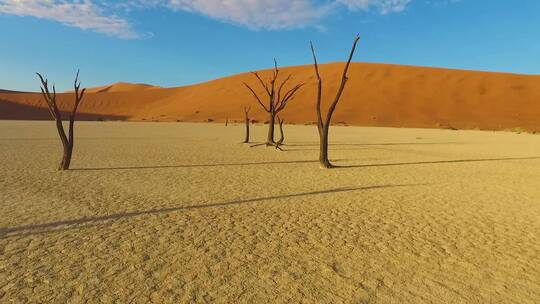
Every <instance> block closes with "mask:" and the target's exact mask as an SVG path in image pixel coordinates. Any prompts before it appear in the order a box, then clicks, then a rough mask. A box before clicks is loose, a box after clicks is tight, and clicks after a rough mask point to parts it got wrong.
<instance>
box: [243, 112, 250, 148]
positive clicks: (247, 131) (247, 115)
mask: <svg viewBox="0 0 540 304" xmlns="http://www.w3.org/2000/svg"><path fill="white" fill-rule="evenodd" d="M250 110H251V107H244V118H245V120H246V137H245V138H244V143H245V144H247V143H249V111H250Z"/></svg>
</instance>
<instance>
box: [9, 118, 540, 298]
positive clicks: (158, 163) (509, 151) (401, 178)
mask: <svg viewBox="0 0 540 304" xmlns="http://www.w3.org/2000/svg"><path fill="white" fill-rule="evenodd" d="M285 128H286V132H287V140H288V143H289V145H288V146H285V149H286V150H287V151H284V152H278V151H276V150H274V149H272V148H263V147H258V148H248V147H246V146H244V145H242V144H239V143H238V142H239V141H240V140H241V139H242V126H240V125H238V126H232V125H229V127H225V126H223V125H221V124H184V123H129V122H123V123H112V122H104V123H98V122H81V123H77V130H76V131H77V133H76V136H77V142H76V151H75V152H74V157H73V162H72V167H73V170H70V171H68V172H56V171H55V170H54V169H55V168H56V166H57V162H58V161H59V157H60V154H59V153H60V145H59V142H58V140H57V138H56V134H55V129H54V126H53V123H52V122H25V121H19V122H13V121H0V162H1V163H2V166H1V167H0V175H1V176H2V178H1V179H0V214H2V216H1V217H0V227H1V230H0V302H2V303H10V302H14V303H24V302H27V301H28V302H33V303H81V302H83V301H85V300H86V301H88V302H91V303H98V302H100V301H101V302H102V303H110V302H115V301H117V302H118V303H130V302H131V303H149V302H153V303H192V302H193V303H208V302H212V303H268V302H275V303H519V304H524V303H539V302H540V187H538V181H539V180H540V136H538V135H530V134H514V133H505V132H482V131H451V130H427V129H392V128H357V127H336V128H333V133H332V142H333V143H334V144H333V145H332V146H331V158H332V159H334V160H335V163H336V164H339V165H344V166H345V165H347V166H349V167H347V168H340V169H336V170H322V169H319V167H318V164H317V163H316V162H314V159H316V158H317V153H318V152H317V146H316V131H315V129H314V127H312V126H286V127H285ZM265 130H266V129H265V126H256V127H255V128H254V133H255V135H256V138H259V139H262V138H264V133H265Z"/></svg>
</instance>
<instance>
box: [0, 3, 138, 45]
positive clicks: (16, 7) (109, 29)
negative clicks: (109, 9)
mask: <svg viewBox="0 0 540 304" xmlns="http://www.w3.org/2000/svg"><path fill="white" fill-rule="evenodd" d="M0 14H10V15H17V16H31V17H36V18H41V19H47V20H53V21H57V22H60V23H62V24H65V25H68V26H73V27H78V28H81V29H84V30H91V31H94V32H97V33H102V34H106V35H109V36H114V37H119V38H124V39H138V38H142V37H143V36H144V35H142V34H139V33H137V32H135V31H134V30H133V29H132V27H131V25H130V23H129V22H128V21H127V20H126V19H124V18H121V17H119V16H118V15H116V14H114V13H112V14H106V13H105V12H104V11H103V9H102V7H101V6H100V5H98V4H96V2H92V1H90V0H80V1H77V0H76V1H65V0H64V1H60V0H0Z"/></svg>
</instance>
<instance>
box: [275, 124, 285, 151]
mask: <svg viewBox="0 0 540 304" xmlns="http://www.w3.org/2000/svg"><path fill="white" fill-rule="evenodd" d="M277 120H278V123H279V140H278V141H277V142H276V149H278V150H280V151H283V150H282V149H281V145H283V142H284V141H285V134H284V133H283V122H284V121H285V120H284V119H281V118H280V117H279V116H278V117H277Z"/></svg>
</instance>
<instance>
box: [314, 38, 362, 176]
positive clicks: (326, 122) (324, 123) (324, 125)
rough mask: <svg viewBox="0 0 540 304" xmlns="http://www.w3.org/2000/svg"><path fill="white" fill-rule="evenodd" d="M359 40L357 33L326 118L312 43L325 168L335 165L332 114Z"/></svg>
mask: <svg viewBox="0 0 540 304" xmlns="http://www.w3.org/2000/svg"><path fill="white" fill-rule="evenodd" d="M359 40H360V37H359V36H358V35H357V36H356V38H355V39H354V43H353V46H352V49H351V53H350V54H349V60H347V63H346V64H345V68H344V69H343V76H342V77H341V85H340V86H339V89H338V91H337V93H336V96H335V97H334V100H333V101H332V103H331V104H330V107H329V108H328V112H327V114H326V117H325V118H324V119H323V115H322V113H321V97H322V79H321V75H320V74H319V65H318V63H317V56H316V55H315V48H314V47H313V43H310V45H311V53H312V54H313V61H314V67H315V76H316V77H317V103H316V106H317V129H318V131H319V138H320V147H319V162H320V164H321V167H323V168H332V167H333V165H332V164H331V163H330V161H329V160H328V130H329V128H330V123H331V121H332V115H333V114H334V111H335V110H336V106H337V104H338V102H339V100H340V98H341V95H342V94H343V90H344V89H345V85H346V84H347V80H348V77H347V72H348V71H349V66H350V64H351V60H352V58H353V55H354V51H355V50H356V45H357V44H358V41H359Z"/></svg>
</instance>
